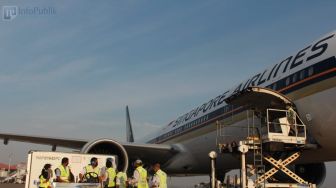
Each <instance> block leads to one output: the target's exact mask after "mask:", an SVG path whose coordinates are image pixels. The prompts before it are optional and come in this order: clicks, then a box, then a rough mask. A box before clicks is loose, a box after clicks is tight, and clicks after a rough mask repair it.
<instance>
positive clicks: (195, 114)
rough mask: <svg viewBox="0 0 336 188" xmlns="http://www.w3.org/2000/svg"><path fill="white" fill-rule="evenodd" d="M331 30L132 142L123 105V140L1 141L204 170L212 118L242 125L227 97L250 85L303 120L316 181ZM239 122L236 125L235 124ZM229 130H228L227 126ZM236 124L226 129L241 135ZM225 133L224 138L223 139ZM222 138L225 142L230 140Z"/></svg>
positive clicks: (329, 94)
mask: <svg viewBox="0 0 336 188" xmlns="http://www.w3.org/2000/svg"><path fill="white" fill-rule="evenodd" d="M335 34H336V31H333V32H331V33H328V34H326V35H324V36H323V37H321V38H320V39H318V40H316V41H314V42H313V43H311V44H308V45H306V46H305V47H304V48H302V49H301V50H299V51H298V52H297V53H294V54H292V55H290V56H288V57H286V58H285V59H283V60H281V61H279V62H278V63H276V64H275V65H272V66H270V67H268V68H266V69H264V70H262V71H260V72H258V73H257V74H254V75H253V76H252V77H250V78H249V79H246V80H245V81H243V82H241V83H240V84H238V85H236V86H234V87H232V88H231V89H229V90H224V92H223V93H221V94H220V95H218V96H216V97H214V98H212V99H210V100H209V101H207V102H205V103H203V104H201V105H199V106H197V107H196V108H194V109H192V110H191V111H189V112H187V113H185V114H183V115H181V116H179V117H178V118H176V119H174V120H172V121H171V122H170V123H168V124H167V125H166V126H164V127H163V128H162V129H161V130H159V131H158V132H155V133H153V134H151V135H150V136H148V137H146V138H144V139H143V140H140V141H138V142H134V138H133V130H132V126H131V120H130V115H129V110H128V107H126V129H127V141H126V142H120V141H116V140H114V139H111V138H100V139H96V140H91V141H90V140H75V139H66V138H49V137H41V136H31V135H19V134H6V133H0V138H1V139H3V140H4V144H8V142H9V140H13V141H22V142H30V143H38V144H46V145H51V146H52V150H53V151H55V150H56V148H57V147H58V146H61V147H67V148H72V149H76V150H78V151H79V152H82V153H99V154H115V155H117V156H118V158H119V165H123V167H124V169H127V168H128V166H129V164H130V162H131V161H133V160H135V159H136V158H140V159H142V160H143V161H145V162H146V161H147V162H153V161H155V162H160V163H161V164H162V166H163V167H164V169H165V170H166V171H167V173H168V174H169V175H172V176H173V175H176V176H178V175H201V174H209V171H210V170H209V157H208V153H209V151H211V150H217V146H216V137H217V131H218V130H217V125H218V122H227V121H231V123H230V124H229V125H228V126H226V127H224V129H229V128H232V127H235V126H236V127H239V126H241V125H244V124H246V121H247V120H246V118H244V116H243V114H244V113H245V112H244V108H243V107H242V106H235V105H230V104H229V103H228V102H227V101H228V99H230V97H232V96H235V95H237V94H239V93H240V92H243V91H244V90H246V89H248V88H251V87H258V88H264V90H263V91H264V92H268V91H272V92H273V94H274V95H276V96H278V97H279V98H282V99H283V100H287V99H290V100H289V101H290V102H292V103H293V104H294V105H295V107H296V111H297V113H298V114H299V115H300V117H303V118H302V120H303V122H304V123H305V124H306V125H307V132H308V133H307V137H308V138H307V139H308V140H309V141H310V143H314V144H316V145H317V148H316V149H314V150H305V151H304V152H303V154H302V159H301V161H300V167H301V168H300V169H301V174H303V175H304V177H305V178H307V179H308V181H309V182H313V183H318V184H320V183H322V182H323V180H324V178H325V176H326V168H325V164H324V163H325V162H327V161H335V160H336V144H334V142H335V141H336V137H335V135H336V126H334V125H335V123H334V122H336V114H335V111H336V110H335V106H336V97H335V96H336V95H335V94H336V87H335V86H336V57H335V55H336V36H335ZM238 125H239V126H238ZM232 130H233V129H232ZM242 132H244V131H242V129H239V128H238V129H236V130H234V131H232V132H231V134H232V135H237V138H238V137H239V136H241V134H242ZM225 139H226V138H224V140H225ZM230 139H232V138H230ZM230 139H229V138H227V141H228V142H229V141H232V140H230ZM239 164H240V163H239V159H238V158H237V157H234V156H233V155H226V154H224V155H223V156H222V157H218V159H217V166H218V169H217V171H218V172H219V173H218V174H219V175H221V176H223V175H225V173H226V172H228V171H230V170H232V169H237V168H239V167H240V166H239Z"/></svg>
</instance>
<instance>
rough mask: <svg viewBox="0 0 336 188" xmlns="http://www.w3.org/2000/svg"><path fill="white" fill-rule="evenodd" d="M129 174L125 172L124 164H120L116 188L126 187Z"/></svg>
mask: <svg viewBox="0 0 336 188" xmlns="http://www.w3.org/2000/svg"><path fill="white" fill-rule="evenodd" d="M126 186H127V174H126V173H125V172H123V169H122V166H120V165H119V166H118V173H117V177H116V188H126Z"/></svg>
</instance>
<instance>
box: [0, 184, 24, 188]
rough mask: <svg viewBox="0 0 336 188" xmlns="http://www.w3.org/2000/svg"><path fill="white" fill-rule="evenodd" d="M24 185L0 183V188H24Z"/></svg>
mask: <svg viewBox="0 0 336 188" xmlns="http://www.w3.org/2000/svg"><path fill="white" fill-rule="evenodd" d="M24 186H25V185H24V184H7V183H6V184H2V183H0V188H24Z"/></svg>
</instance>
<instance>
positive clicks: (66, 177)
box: [58, 165, 70, 182]
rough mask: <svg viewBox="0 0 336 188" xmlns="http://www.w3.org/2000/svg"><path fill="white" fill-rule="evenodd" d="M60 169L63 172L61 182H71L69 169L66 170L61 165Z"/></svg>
mask: <svg viewBox="0 0 336 188" xmlns="http://www.w3.org/2000/svg"><path fill="white" fill-rule="evenodd" d="M58 169H59V170H60V171H61V175H60V178H61V180H63V181H66V182H69V177H70V170H69V167H65V168H64V166H63V165H60V166H59V167H58Z"/></svg>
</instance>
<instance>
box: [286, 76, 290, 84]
mask: <svg viewBox="0 0 336 188" xmlns="http://www.w3.org/2000/svg"><path fill="white" fill-rule="evenodd" d="M289 82H290V77H287V78H286V86H288V85H289Z"/></svg>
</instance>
